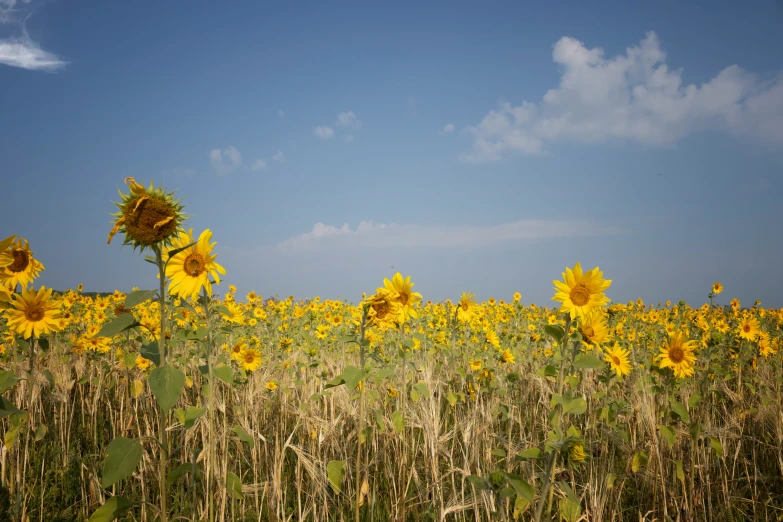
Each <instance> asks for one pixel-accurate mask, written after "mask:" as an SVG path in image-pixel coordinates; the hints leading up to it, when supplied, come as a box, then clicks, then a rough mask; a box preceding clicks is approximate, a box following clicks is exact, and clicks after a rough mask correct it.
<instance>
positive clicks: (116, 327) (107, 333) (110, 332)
mask: <svg viewBox="0 0 783 522" xmlns="http://www.w3.org/2000/svg"><path fill="white" fill-rule="evenodd" d="M140 325H141V323H139V322H138V321H136V318H135V317H133V316H132V315H131V314H122V315H119V316H117V317H115V318H114V319H112V320H111V321H109V322H108V323H106V324H104V325H103V326H102V327H101V329H100V330H99V331H98V333H97V334H95V335H93V337H114V336H115V335H117V334H118V333H121V332H124V331H125V330H129V329H131V328H135V327H137V326H140Z"/></svg>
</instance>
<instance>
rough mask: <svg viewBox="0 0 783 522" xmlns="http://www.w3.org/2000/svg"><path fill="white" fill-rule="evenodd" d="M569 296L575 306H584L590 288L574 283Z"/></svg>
mask: <svg viewBox="0 0 783 522" xmlns="http://www.w3.org/2000/svg"><path fill="white" fill-rule="evenodd" d="M570 297H571V301H572V302H573V303H574V304H575V305H576V306H584V305H586V304H587V302H588V301H590V290H588V289H587V287H586V286H585V285H582V284H579V285H576V286H575V287H573V288H572V289H571V295H570Z"/></svg>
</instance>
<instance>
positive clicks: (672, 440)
mask: <svg viewBox="0 0 783 522" xmlns="http://www.w3.org/2000/svg"><path fill="white" fill-rule="evenodd" d="M658 431H660V432H661V436H662V437H663V438H664V439H666V442H668V443H669V448H673V447H674V445H675V444H676V443H677V434H676V433H675V431H674V428H672V427H671V426H664V425H660V426H658Z"/></svg>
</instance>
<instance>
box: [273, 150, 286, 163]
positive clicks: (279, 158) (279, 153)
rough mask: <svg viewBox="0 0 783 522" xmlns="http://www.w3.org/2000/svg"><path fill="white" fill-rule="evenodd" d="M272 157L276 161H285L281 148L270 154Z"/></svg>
mask: <svg viewBox="0 0 783 522" xmlns="http://www.w3.org/2000/svg"><path fill="white" fill-rule="evenodd" d="M272 159H273V160H275V161H277V162H278V163H284V162H285V154H283V151H282V150H278V151H277V152H276V153H275V155H274V156H272Z"/></svg>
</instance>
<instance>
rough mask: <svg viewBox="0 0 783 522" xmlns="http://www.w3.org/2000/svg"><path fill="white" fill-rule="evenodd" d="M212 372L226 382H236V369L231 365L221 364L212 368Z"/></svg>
mask: <svg viewBox="0 0 783 522" xmlns="http://www.w3.org/2000/svg"><path fill="white" fill-rule="evenodd" d="M212 373H213V374H214V375H215V377H217V378H218V379H220V380H221V381H223V382H225V383H226V384H234V370H232V369H231V366H227V365H225V364H219V365H217V366H215V368H213V369H212Z"/></svg>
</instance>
